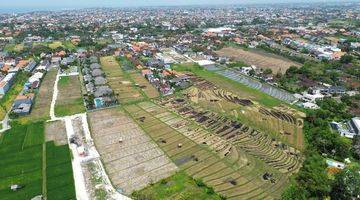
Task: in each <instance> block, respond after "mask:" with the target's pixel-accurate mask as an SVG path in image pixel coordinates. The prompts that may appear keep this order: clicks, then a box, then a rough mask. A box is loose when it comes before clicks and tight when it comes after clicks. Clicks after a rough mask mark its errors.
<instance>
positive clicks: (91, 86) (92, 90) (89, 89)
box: [85, 83, 94, 93]
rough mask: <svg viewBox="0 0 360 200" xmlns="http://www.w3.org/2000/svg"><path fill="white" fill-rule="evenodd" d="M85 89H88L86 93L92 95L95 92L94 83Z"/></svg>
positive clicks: (87, 85)
mask: <svg viewBox="0 0 360 200" xmlns="http://www.w3.org/2000/svg"><path fill="white" fill-rule="evenodd" d="M85 87H86V91H88V92H91V93H93V92H94V84H93V83H88V84H86V85H85Z"/></svg>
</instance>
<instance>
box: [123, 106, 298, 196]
mask: <svg viewBox="0 0 360 200" xmlns="http://www.w3.org/2000/svg"><path fill="white" fill-rule="evenodd" d="M161 104H162V105H164V106H168V107H169V108H170V107H171V108H173V109H174V111H176V112H181V113H188V114H183V115H181V116H179V115H177V114H175V113H173V112H170V111H168V110H167V109H165V108H164V107H160V106H158V105H157V104H154V103H151V102H142V103H139V104H137V105H128V106H125V109H126V111H127V112H128V113H129V114H130V115H131V116H132V117H133V118H134V119H135V120H136V122H137V123H138V124H139V125H140V126H141V127H142V128H143V130H144V131H146V133H147V134H149V135H150V137H151V138H152V139H153V140H154V141H156V143H157V144H158V145H159V147H160V148H161V149H162V150H163V151H164V152H165V153H166V154H167V155H168V156H169V157H170V158H171V159H172V160H173V162H174V163H175V164H176V165H177V166H178V167H179V168H180V169H182V170H184V171H185V172H186V173H187V174H189V175H191V176H192V177H194V178H196V179H202V180H203V181H204V183H205V184H206V185H208V186H211V187H213V188H214V190H215V191H216V192H218V193H220V194H221V195H223V196H226V197H227V198H228V199H265V198H266V199H276V198H279V197H280V195H281V193H282V191H283V189H284V188H285V186H286V184H287V183H288V181H287V179H288V176H289V175H291V174H292V173H293V172H294V171H297V169H298V168H299V162H298V161H297V160H296V159H295V158H293V157H292V156H289V155H287V154H286V153H285V152H283V151H282V150H280V149H277V148H275V147H274V146H273V144H272V143H271V139H270V138H269V137H267V136H266V135H263V134H260V133H257V132H254V131H253V130H252V129H251V128H248V127H245V126H242V125H239V124H233V125H231V124H228V122H223V119H222V118H220V119H221V120H220V119H215V117H216V116H215V115H212V114H211V113H208V114H206V113H203V116H200V115H201V114H200V113H195V115H197V116H200V118H199V119H200V120H199V122H198V123H195V122H194V121H192V120H195V119H192V118H194V117H195V115H194V116H192V115H191V114H192V111H191V110H192V109H191V108H190V109H188V110H187V109H186V107H178V106H180V105H183V106H186V105H185V104H182V103H179V105H176V104H170V103H169V104H168V103H167V102H161ZM177 109H179V110H177ZM212 117H213V118H212ZM189 119H192V120H189ZM205 119H206V120H205ZM200 122H201V123H200ZM229 123H230V122H229ZM232 126H233V127H232ZM202 127H205V128H206V129H204V128H202ZM207 130H211V132H208V131H207ZM255 134H256V135H255ZM230 135H232V136H235V137H230ZM265 173H269V174H271V176H272V178H271V179H272V180H265V179H263V175H264V174H265Z"/></svg>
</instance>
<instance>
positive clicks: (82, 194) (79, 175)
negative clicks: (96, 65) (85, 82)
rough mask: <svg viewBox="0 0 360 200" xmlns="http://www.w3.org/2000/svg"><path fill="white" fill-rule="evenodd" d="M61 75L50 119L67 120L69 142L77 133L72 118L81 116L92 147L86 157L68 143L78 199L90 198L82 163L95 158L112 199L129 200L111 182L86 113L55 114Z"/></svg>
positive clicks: (88, 142) (54, 95) (87, 138)
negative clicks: (94, 140) (57, 115)
mask: <svg viewBox="0 0 360 200" xmlns="http://www.w3.org/2000/svg"><path fill="white" fill-rule="evenodd" d="M74 75H78V74H74ZM60 76H64V75H60V74H59V73H58V74H57V75H56V80H55V83H54V90H53V91H54V93H53V97H52V100H51V107H50V117H51V119H50V120H49V121H57V120H61V121H64V122H65V127H66V134H67V139H68V142H69V139H70V138H71V137H72V136H73V135H75V131H74V127H73V125H72V120H74V119H76V118H79V117H80V118H81V122H82V128H83V131H84V134H85V140H86V141H85V142H86V143H87V145H88V146H89V147H90V148H89V149H88V151H89V152H88V155H87V156H86V157H81V156H80V155H79V153H78V151H77V146H76V145H75V144H70V143H68V145H69V148H70V150H71V152H72V155H73V159H72V162H71V164H72V168H73V174H74V181H75V192H76V199H77V200H89V199H90V198H89V193H88V190H87V188H86V182H85V178H84V176H85V172H84V171H83V169H82V166H81V163H85V162H87V161H89V160H94V161H95V163H96V165H97V169H98V170H97V173H99V174H101V177H102V179H103V180H104V183H103V184H104V185H105V188H106V190H107V192H108V194H109V196H110V199H114V200H129V199H130V198H128V197H126V196H124V195H122V194H120V193H118V192H117V191H116V189H115V188H114V187H113V185H112V184H111V182H110V179H109V177H108V176H107V174H106V171H105V168H104V166H103V164H102V162H101V160H100V154H99V153H98V151H97V150H96V148H95V145H94V144H93V139H92V138H91V134H90V129H89V125H88V122H87V116H86V113H80V114H75V115H72V116H65V117H56V116H55V104H56V100H57V97H58V93H59V90H58V81H59V79H60Z"/></svg>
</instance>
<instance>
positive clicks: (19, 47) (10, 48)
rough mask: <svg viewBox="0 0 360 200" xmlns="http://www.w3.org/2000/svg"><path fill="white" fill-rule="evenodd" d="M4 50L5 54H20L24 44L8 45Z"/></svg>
mask: <svg viewBox="0 0 360 200" xmlns="http://www.w3.org/2000/svg"><path fill="white" fill-rule="evenodd" d="M4 50H5V51H7V52H21V51H23V50H24V44H8V45H6V46H5V48H4Z"/></svg>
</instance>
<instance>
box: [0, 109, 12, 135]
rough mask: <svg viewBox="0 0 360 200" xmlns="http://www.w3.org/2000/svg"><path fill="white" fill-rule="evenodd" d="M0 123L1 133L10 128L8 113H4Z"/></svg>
mask: <svg viewBox="0 0 360 200" xmlns="http://www.w3.org/2000/svg"><path fill="white" fill-rule="evenodd" d="M1 125H2V128H1V129H0V133H3V132H5V131H7V130H9V129H10V128H11V127H10V118H9V113H6V115H5V117H4V119H3V120H2V121H1Z"/></svg>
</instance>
